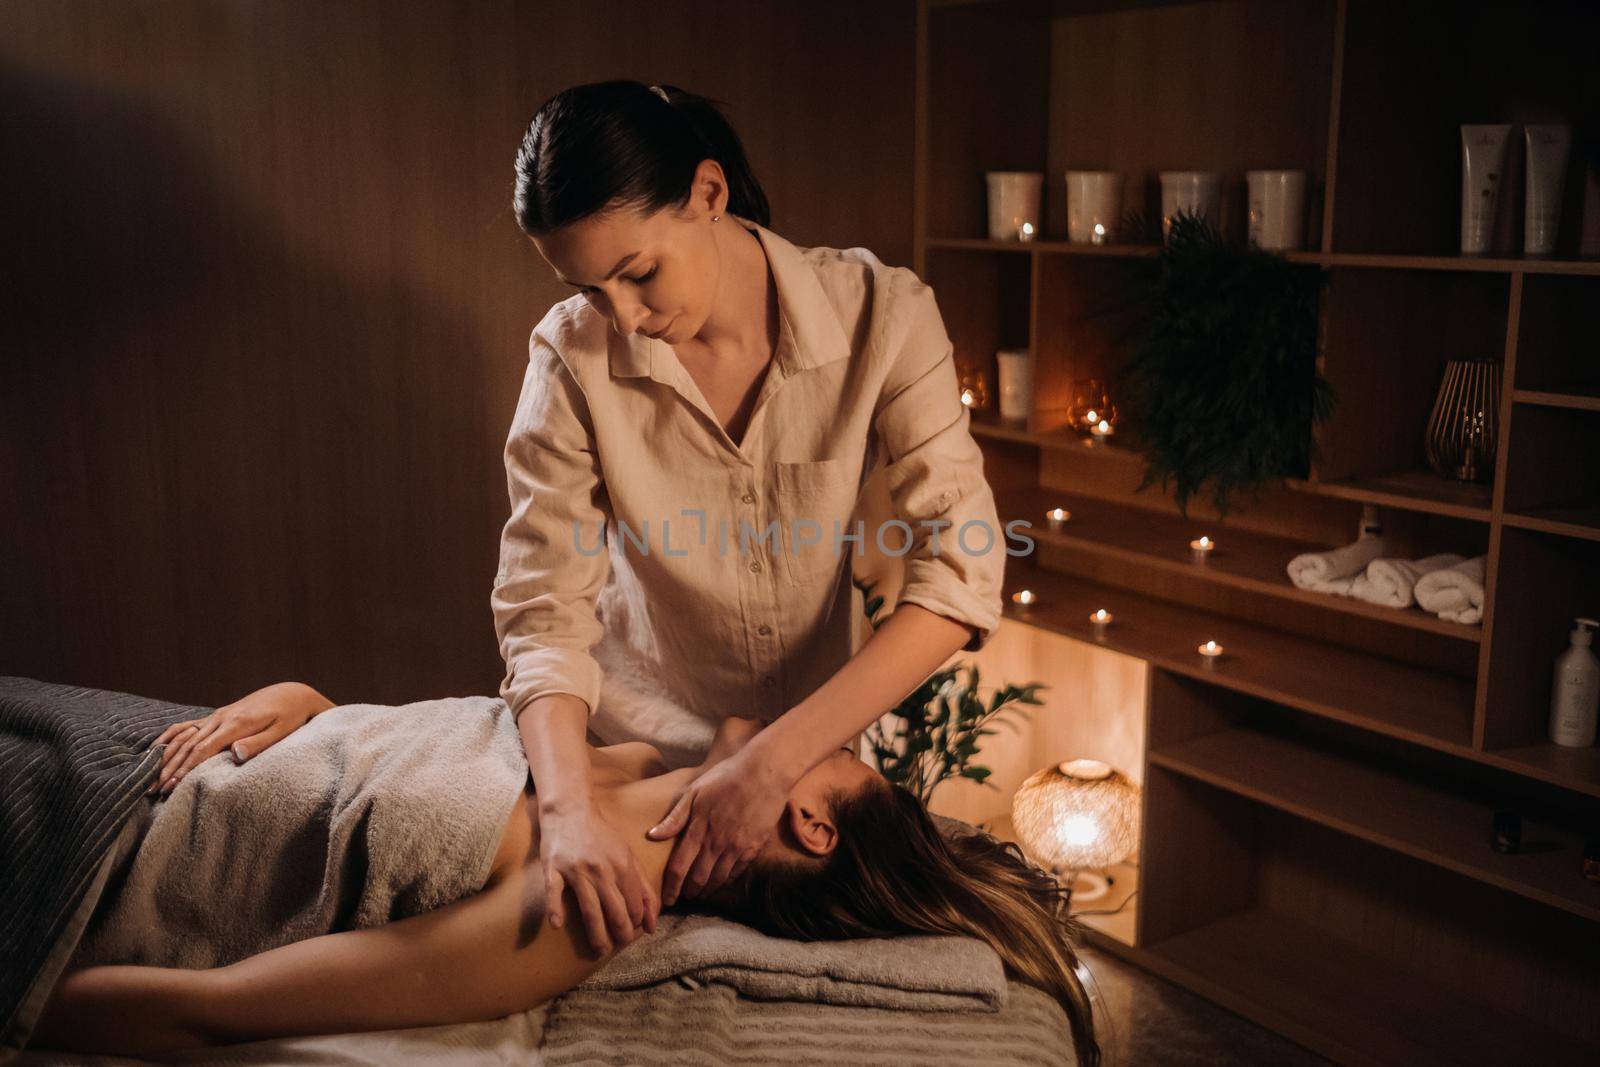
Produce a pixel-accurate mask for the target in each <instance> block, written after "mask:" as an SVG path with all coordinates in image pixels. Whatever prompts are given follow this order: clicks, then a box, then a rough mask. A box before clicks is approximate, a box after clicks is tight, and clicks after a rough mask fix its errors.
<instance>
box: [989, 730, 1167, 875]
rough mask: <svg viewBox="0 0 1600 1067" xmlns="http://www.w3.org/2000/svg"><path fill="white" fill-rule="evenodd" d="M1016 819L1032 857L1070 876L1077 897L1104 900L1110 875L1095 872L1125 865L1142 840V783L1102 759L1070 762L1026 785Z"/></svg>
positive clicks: (1015, 805) (1015, 806)
mask: <svg viewBox="0 0 1600 1067" xmlns="http://www.w3.org/2000/svg"><path fill="white" fill-rule="evenodd" d="M1011 823H1012V826H1013V828H1014V829H1015V830H1016V833H1017V838H1018V839H1019V840H1020V841H1021V842H1022V847H1023V848H1024V849H1025V850H1026V851H1027V852H1028V854H1029V855H1030V856H1032V857H1033V858H1034V859H1035V860H1037V861H1038V862H1039V863H1041V864H1043V865H1044V866H1047V867H1049V868H1050V869H1051V871H1052V872H1053V873H1055V874H1058V875H1059V874H1061V873H1062V872H1066V873H1067V874H1068V876H1069V878H1070V879H1071V884H1072V888H1073V893H1072V897H1073V900H1075V901H1085V900H1098V899H1099V898H1100V897H1103V896H1105V895H1106V891H1107V890H1108V888H1109V887H1110V879H1108V878H1107V877H1105V875H1103V874H1098V873H1092V872H1098V871H1103V870H1105V869H1106V868H1107V867H1110V866H1111V865H1113V864H1116V863H1121V862H1122V861H1123V860H1125V859H1127V858H1128V856H1129V855H1130V854H1132V852H1133V850H1134V847H1135V846H1136V845H1137V844H1138V827H1139V787H1138V786H1136V785H1134V784H1133V783H1132V782H1130V781H1128V779H1127V777H1126V776H1125V775H1124V774H1122V773H1121V772H1120V771H1116V770H1113V769H1112V768H1111V767H1110V765H1108V764H1105V763H1102V762H1100V761H1099V760H1092V759H1075V760H1068V761H1067V762H1065V763H1062V764H1059V765H1057V766H1054V767H1046V768H1045V769H1044V770H1042V771H1037V772H1035V773H1034V774H1032V775H1030V776H1029V778H1028V780H1027V781H1025V782H1023V783H1022V787H1021V788H1020V789H1018V790H1017V793H1016V796H1014V797H1012V798H1011ZM1080 881H1081V882H1082V883H1083V884H1082V886H1081V888H1080V885H1079V883H1080Z"/></svg>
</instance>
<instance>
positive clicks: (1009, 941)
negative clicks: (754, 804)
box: [717, 779, 1100, 1067]
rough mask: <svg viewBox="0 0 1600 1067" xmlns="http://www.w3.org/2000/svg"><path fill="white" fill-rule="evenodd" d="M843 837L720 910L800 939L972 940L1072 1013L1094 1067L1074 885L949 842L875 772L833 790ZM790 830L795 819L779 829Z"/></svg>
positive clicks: (1086, 1066)
mask: <svg viewBox="0 0 1600 1067" xmlns="http://www.w3.org/2000/svg"><path fill="white" fill-rule="evenodd" d="M831 807H832V813H831V814H832V817H833V823H834V826H835V827H836V828H837V829H838V832H839V839H838V844H837V845H836V846H835V847H834V850H833V851H832V852H831V853H830V854H828V855H827V856H826V857H822V858H820V859H810V858H806V859H800V858H796V859H794V860H785V861H776V862H774V861H766V862H762V863H757V864H753V865H752V866H751V867H750V869H749V870H748V871H746V873H745V875H744V876H743V877H742V878H741V879H740V880H739V881H738V882H737V883H736V884H735V885H734V886H732V887H730V889H729V891H728V892H726V893H725V894H723V895H722V896H721V897H720V898H719V899H718V901H717V908H718V910H719V911H723V912H725V913H727V914H729V915H730V916H731V917H733V918H736V919H738V920H739V921H741V922H744V923H746V924H748V925H750V926H754V927H755V928H756V929H758V930H761V931H763V932H764V933H768V934H772V935H774V936H778V937H790V938H795V939H796V940H802V941H819V940H838V939H843V938H853V937H884V936H893V935H896V934H956V935H961V936H966V937H975V938H978V939H979V940H980V941H983V942H985V943H986V944H988V945H989V946H990V947H991V948H993V949H994V950H995V952H996V953H998V954H999V956H1000V959H1001V960H1002V961H1003V962H1004V963H1005V965H1006V970H1007V971H1008V972H1009V973H1010V974H1012V975H1014V976H1015V977H1016V978H1018V979H1020V980H1021V981H1023V982H1026V983H1028V984H1029V985H1032V986H1034V987H1035V988H1038V989H1042V990H1043V991H1044V992H1046V993H1048V994H1050V995H1051V996H1052V997H1054V998H1055V999H1056V1001H1057V1002H1058V1003H1059V1004H1060V1005H1061V1007H1062V1008H1063V1009H1065V1011H1066V1013H1067V1021H1068V1024H1069V1025H1070V1027H1071V1030H1072V1043H1073V1045H1074V1047H1075V1048H1076V1050H1077V1054H1078V1061H1079V1063H1081V1064H1082V1065H1083V1067H1095V1065H1096V1064H1098V1063H1099V1061H1100V1047H1099V1045H1098V1044H1097V1043H1096V1041H1095V1036H1094V1024H1093V1020H1092V1018H1091V1011H1090V1003H1089V996H1088V993H1087V992H1086V991H1085V990H1084V987H1083V983H1082V982H1081V981H1080V980H1079V978H1078V975H1077V972H1076V969H1075V968H1076V966H1077V954H1076V952H1074V950H1073V947H1072V944H1073V941H1074V940H1075V939H1076V938H1077V936H1078V934H1079V932H1080V929H1081V928H1080V926H1079V924H1078V923H1077V921H1076V920H1074V919H1072V918H1070V917H1069V916H1068V914H1067V898H1068V892H1069V891H1068V890H1067V889H1066V888H1065V887H1063V886H1062V885H1061V884H1060V883H1058V882H1057V881H1056V879H1055V878H1053V877H1052V876H1051V875H1050V874H1049V873H1048V872H1046V871H1044V870H1041V869H1040V868H1038V867H1036V866H1034V865H1033V864H1032V863H1030V862H1029V861H1028V860H1027V859H1026V858H1025V857H1024V856H1023V854H1022V850H1021V849H1019V848H1018V847H1017V846H1016V845H1014V844H1011V843H1009V842H1001V841H999V840H997V839H996V838H994V837H991V836H990V835H988V834H985V833H981V832H980V833H976V834H969V835H964V836H959V837H957V836H952V837H950V838H946V837H945V836H944V835H943V834H941V833H940V832H939V828H938V827H937V826H935V825H934V822H933V819H932V818H931V817H930V816H929V814H928V811H927V809H926V808H925V807H923V804H922V802H921V801H920V800H918V799H917V798H916V796H915V795H913V794H912V793H910V792H908V791H907V790H905V789H903V788H901V787H900V786H897V785H890V784H889V783H888V782H885V781H882V780H881V779H877V780H875V781H873V782H872V783H871V784H870V785H868V786H867V787H866V788H863V789H862V790H860V791H859V792H856V793H854V794H844V793H837V794H835V795H834V796H833V798H832V802H831ZM780 833H783V834H784V835H785V837H786V838H787V837H788V834H787V826H786V825H785V827H784V828H783V830H781V831H780Z"/></svg>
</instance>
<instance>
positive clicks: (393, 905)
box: [73, 697, 528, 968]
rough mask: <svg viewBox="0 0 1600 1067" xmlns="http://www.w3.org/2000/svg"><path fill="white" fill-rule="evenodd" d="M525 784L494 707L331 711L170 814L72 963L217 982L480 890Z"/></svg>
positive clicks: (196, 784)
mask: <svg viewBox="0 0 1600 1067" xmlns="http://www.w3.org/2000/svg"><path fill="white" fill-rule="evenodd" d="M527 774H528V769H527V763H526V762H525V760H524V758H523V754H522V744H521V741H520V739H519V738H518V736H517V731H516V726H515V725H514V724H513V723H512V722H511V716H510V714H509V712H508V711H507V709H506V706H505V704H504V703H503V702H502V701H499V700H493V699H490V698H488V697H464V698H459V699H443V700H425V701H419V702H417V703H414V704H406V705H403V706H399V707H389V706H383V705H373V704H347V705H343V706H341V707H336V708H331V709H329V710H328V711H325V712H323V713H322V714H320V715H318V716H317V717H316V718H314V719H312V720H311V722H309V723H307V724H306V725H305V726H304V727H302V728H301V729H299V730H297V731H295V732H294V733H293V734H291V735H289V736H288V737H287V738H285V739H284V740H282V741H280V742H278V743H277V744H276V745H274V746H272V747H271V748H269V749H267V750H266V751H265V752H262V753H260V754H259V755H257V756H256V757H255V758H253V759H251V760H249V761H247V762H246V763H244V764H242V765H241V764H235V763H234V762H233V761H232V760H231V759H230V758H229V757H228V756H226V755H222V756H218V757H213V758H212V759H210V760H207V761H206V762H205V763H202V764H201V765H200V766H199V767H197V768H196V769H195V770H194V771H192V772H191V773H190V774H189V775H188V776H187V777H186V778H185V779H184V780H183V782H182V783H181V784H180V785H179V786H178V788H176V789H175V790H173V791H172V793H171V794H170V795H168V796H167V797H166V798H165V799H164V800H161V801H160V802H159V803H157V804H156V809H155V813H154V818H153V819H151V822H150V828H149V830H148V831H147V832H146V833H145V836H144V840H143V842H142V843H141V844H140V846H139V852H138V855H137V856H136V857H135V858H134V862H133V865H132V867H131V869H130V870H129V871H128V873H127V877H126V880H125V881H124V882H123V884H122V886H121V888H120V890H119V891H118V893H117V894H116V896H115V898H114V899H113V900H111V901H109V902H108V904H107V906H106V907H105V908H104V909H103V911H102V913H101V914H100V915H99V916H98V917H97V919H96V921H95V923H94V925H93V926H92V927H91V929H90V933H89V935H88V937H87V938H86V939H85V942H84V945H83V948H82V949H81V950H80V952H79V954H78V956H77V958H75V959H74V961H73V963H74V965H75V966H86V965H89V964H92V963H142V964H149V965H153V966H160V967H189V968H205V967H220V966H223V965H225V964H228V963H232V962H234V961H236V960H239V959H242V958H244V957H245V956H250V955H254V954H255V953H258V952H265V951H266V950H268V949H270V948H276V947H277V946H279V945H285V944H288V943H290V942H292V941H300V940H304V939H305V938H309V937H315V936H317V935H319V934H325V933H328V932H330V931H334V930H347V929H353V928H358V927H366V926H376V925H380V924H382V923H386V922H392V921H394V920H396V919H401V918H405V917H406V916H409V915H417V914H420V913H422V912H425V911H430V910H432V909H434V908H438V907H441V906H443V905H445V904H448V903H450V902H451V901H453V900H456V899H458V898H460V897H463V896H466V895H467V894H469V893H472V892H475V891H476V890H478V889H479V888H481V887H482V886H483V884H484V882H485V881H486V880H487V879H488V877H489V865H490V863H491V862H492V860H493V859H494V852H495V847H496V845H497V843H498V842H499V838H500V832H501V829H502V827H504V825H505V822H506V819H507V817H508V815H509V814H510V811H511V808H512V805H513V804H515V803H516V802H517V798H518V796H519V795H520V794H521V792H522V788H523V783H524V781H525V779H526V778H527Z"/></svg>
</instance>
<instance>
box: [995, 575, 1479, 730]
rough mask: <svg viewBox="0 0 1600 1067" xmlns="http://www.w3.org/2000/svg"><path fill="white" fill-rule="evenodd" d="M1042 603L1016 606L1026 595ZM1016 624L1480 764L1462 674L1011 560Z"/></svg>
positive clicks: (1009, 613) (1009, 589)
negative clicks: (1214, 647) (1101, 618)
mask: <svg viewBox="0 0 1600 1067" xmlns="http://www.w3.org/2000/svg"><path fill="white" fill-rule="evenodd" d="M1024 588H1026V589H1031V590H1032V591H1033V592H1034V593H1035V594H1036V595H1037V596H1038V598H1039V599H1038V601H1037V602H1036V603H1034V604H1032V605H1029V606H1026V607H1023V606H1020V605H1017V604H1015V603H1013V602H1012V601H1011V594H1012V593H1013V592H1015V591H1017V590H1019V589H1024ZM1005 595H1006V607H1005V613H1006V617H1007V618H1011V619H1015V620H1017V621H1018V622H1024V623H1027V624H1029V625H1032V626H1039V627H1041V628H1043V629H1046V630H1051V631H1053V632H1055V633H1060V634H1065V635H1067V636H1069V637H1075V638H1078V639H1079V640H1082V641H1087V642H1090V643H1092V644H1098V645H1101V646H1103V647H1106V648H1110V649H1112V650H1114V651H1117V652H1123V653H1126V654H1128V655H1130V656H1137V657H1139V658H1141V659H1144V660H1147V661H1149V662H1150V663H1151V664H1153V665H1155V666H1158V667H1164V668H1166V669H1167V670H1170V671H1173V672H1174V673H1177V674H1182V675H1186V676H1188V677H1191V678H1197V679H1200V680H1201V681H1205V682H1209V683H1212V684H1214V685H1218V686H1222V687H1224V688H1227V689H1233V690H1236V691H1238V692H1242V693H1248V694H1250V695H1251V696H1256V697H1261V698H1262V699H1265V700H1273V701H1277V702H1278V703H1280V704H1286V705H1288V706H1289V707H1292V708H1299V709H1300V710H1301V711H1306V712H1310V713H1311V714H1313V715H1321V716H1324V717H1326V718H1329V719H1334V720H1337V721H1339V722H1343V723H1348V724H1349V725H1352V726H1358V727H1361V728H1362V729H1365V730H1371V731H1372V732H1374V733H1378V734H1383V735H1385V736H1387V737H1395V738H1399V739H1400V740H1403V741H1410V742H1413V743H1415V744H1419V745H1423V746H1426V747H1428V748H1433V749H1438V750H1440V751H1444V752H1450V753H1453V754H1455V755H1459V756H1466V757H1468V758H1474V757H1475V756H1476V755H1478V754H1477V753H1475V752H1474V751H1473V749H1472V747H1471V740H1472V705H1473V685H1472V683H1471V682H1468V681H1465V680H1463V679H1460V678H1457V677H1455V676H1453V675H1448V674H1443V673H1440V672H1437V671H1429V670H1424V669H1422V668H1419V667H1415V666H1410V665H1407V664H1403V663H1400V662H1397V661H1395V660H1389V659H1384V658H1382V657H1379V656H1373V655H1367V654H1364V653H1361V652H1357V651H1354V650H1351V649H1347V648H1342V647H1339V646H1337V645H1329V644H1323V643H1319V642H1316V641H1311V640H1308V639H1305V638H1301V637H1296V636H1294V635H1292V634H1288V633H1284V632H1281V631H1278V630H1272V629H1267V628H1265V627H1261V626H1255V625H1252V624H1250V623H1248V622H1242V621H1240V620H1238V619H1234V618H1230V617H1226V616H1221V615H1214V614H1211V613H1209V612H1203V611H1198V610H1196V609H1193V608H1187V607H1183V606H1181V605H1177V604H1172V603H1169V602H1167V601H1164V600H1157V599H1154V598H1152V597H1146V596H1141V595H1139V594H1136V593H1130V592H1127V591H1125V590H1122V589H1117V588H1114V587H1111V586H1107V585H1102V584H1100V583H1097V582H1090V581H1085V580H1083V579H1080V578H1075V577H1073V576H1071V575H1067V574H1062V573H1061V572H1059V571H1052V570H1047V569H1044V568H1041V567H1038V566H1034V565H1030V564H1027V563H1025V562H1023V560H1022V559H1021V558H1020V557H1018V558H1013V559H1010V560H1008V561H1007V563H1006V582H1005ZM1097 608H1106V609H1107V610H1109V611H1110V612H1111V613H1112V614H1113V615H1114V616H1115V621H1113V622H1112V624H1111V625H1110V626H1108V627H1107V628H1106V632H1105V634H1104V636H1096V635H1095V633H1094V627H1093V626H1091V625H1090V623H1089V614H1090V612H1093V611H1094V610H1096V609H1097ZM1207 640H1215V641H1219V642H1221V643H1222V645H1223V646H1224V647H1225V648H1226V649H1227V650H1228V651H1227V654H1226V655H1225V656H1223V657H1222V658H1221V659H1220V660H1219V661H1211V660H1207V659H1206V658H1205V657H1204V656H1201V655H1200V654H1199V653H1198V652H1196V651H1195V648H1196V646H1197V645H1199V644H1201V643H1202V642H1204V641H1207Z"/></svg>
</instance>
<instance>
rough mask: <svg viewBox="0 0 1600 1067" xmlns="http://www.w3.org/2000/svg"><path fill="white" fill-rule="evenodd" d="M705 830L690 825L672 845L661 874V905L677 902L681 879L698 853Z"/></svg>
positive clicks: (681, 885)
mask: <svg viewBox="0 0 1600 1067" xmlns="http://www.w3.org/2000/svg"><path fill="white" fill-rule="evenodd" d="M704 834H705V831H703V830H701V829H700V828H699V827H697V826H691V827H690V828H689V829H688V830H686V831H685V832H684V834H683V836H682V837H680V838H678V841H677V844H675V845H673V846H672V856H671V857H670V858H669V859H668V860H667V869H666V872H665V873H664V874H662V876H661V906H662V907H671V906H672V905H673V904H676V903H677V902H678V894H679V893H680V892H681V891H682V890H683V879H684V877H685V876H686V875H687V874H688V873H689V868H690V867H691V866H692V865H693V864H694V862H695V859H696V858H697V857H698V856H699V855H700V842H701V840H702V838H703V837H704Z"/></svg>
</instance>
